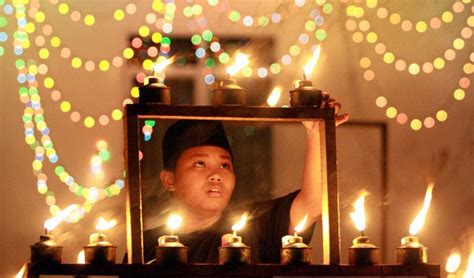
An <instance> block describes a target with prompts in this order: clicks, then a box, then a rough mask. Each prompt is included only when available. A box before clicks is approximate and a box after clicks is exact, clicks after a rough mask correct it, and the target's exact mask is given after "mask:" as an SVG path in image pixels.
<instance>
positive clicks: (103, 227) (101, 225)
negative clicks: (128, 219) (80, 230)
mask: <svg viewBox="0 0 474 278" xmlns="http://www.w3.org/2000/svg"><path fill="white" fill-rule="evenodd" d="M115 225H117V221H116V220H115V219H112V220H110V221H108V222H107V221H106V220H105V219H104V218H102V217H99V223H97V225H96V226H95V228H96V229H97V230H99V231H104V230H108V229H110V228H112V227H113V226H115Z"/></svg>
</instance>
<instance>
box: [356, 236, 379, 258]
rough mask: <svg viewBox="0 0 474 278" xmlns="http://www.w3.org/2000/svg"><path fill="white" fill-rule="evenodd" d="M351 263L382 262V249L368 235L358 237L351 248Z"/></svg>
mask: <svg viewBox="0 0 474 278" xmlns="http://www.w3.org/2000/svg"><path fill="white" fill-rule="evenodd" d="M348 254H349V264H350V265H374V264H380V250H379V248H378V247H376V246H375V245H374V244H372V243H370V241H369V238H368V237H366V236H363V235H362V236H359V237H356V238H355V239H354V240H353V241H352V246H351V247H350V248H349V253H348Z"/></svg>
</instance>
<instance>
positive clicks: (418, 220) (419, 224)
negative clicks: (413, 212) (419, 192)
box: [410, 184, 434, 236]
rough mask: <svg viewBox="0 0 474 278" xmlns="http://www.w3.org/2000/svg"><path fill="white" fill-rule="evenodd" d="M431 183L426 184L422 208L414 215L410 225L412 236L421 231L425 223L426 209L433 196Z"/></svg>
mask: <svg viewBox="0 0 474 278" xmlns="http://www.w3.org/2000/svg"><path fill="white" fill-rule="evenodd" d="M433 187H434V185H433V184H430V185H428V188H427V189H426V194H425V201H424V203H423V208H421V210H420V212H419V213H418V215H417V216H416V217H415V220H413V222H412V223H411V225H410V234H411V235H412V236H414V235H416V234H417V233H418V232H420V231H421V228H423V224H424V223H425V219H426V214H428V209H429V208H430V203H431V198H432V196H433Z"/></svg>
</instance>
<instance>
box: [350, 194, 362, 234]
mask: <svg viewBox="0 0 474 278" xmlns="http://www.w3.org/2000/svg"><path fill="white" fill-rule="evenodd" d="M365 195H366V193H365V192H363V193H362V194H361V195H360V196H359V198H358V199H357V201H355V203H354V204H353V205H352V206H353V207H354V209H355V211H354V212H351V213H350V216H351V218H352V221H354V224H355V226H356V229H357V230H358V231H359V232H362V231H364V230H365V210H364V201H365Z"/></svg>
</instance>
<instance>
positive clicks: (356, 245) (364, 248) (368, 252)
mask: <svg viewBox="0 0 474 278" xmlns="http://www.w3.org/2000/svg"><path fill="white" fill-rule="evenodd" d="M366 194H367V193H365V192H363V193H362V194H361V195H360V196H359V198H358V199H357V201H355V203H354V205H353V206H354V209H355V211H354V212H351V213H350V216H351V218H352V221H353V222H354V224H355V226H356V229H357V230H358V231H359V232H360V236H358V237H356V238H355V239H354V240H353V241H352V246H351V247H350V248H349V264H351V265H373V264H379V263H380V251H379V248H377V247H376V246H375V245H373V244H372V243H370V241H369V238H368V237H367V236H365V234H364V231H365V222H366V217H365V208H364V203H365V195H366Z"/></svg>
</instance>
